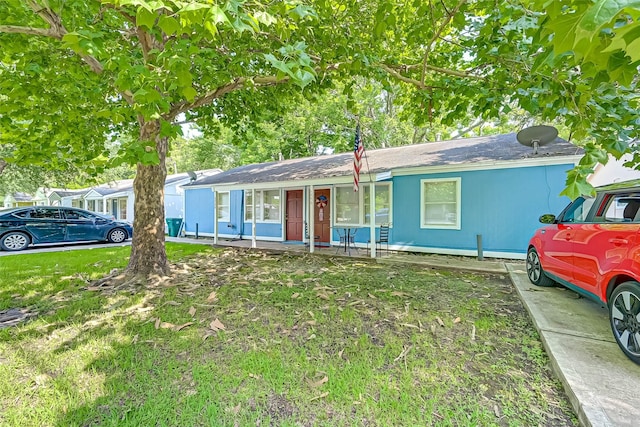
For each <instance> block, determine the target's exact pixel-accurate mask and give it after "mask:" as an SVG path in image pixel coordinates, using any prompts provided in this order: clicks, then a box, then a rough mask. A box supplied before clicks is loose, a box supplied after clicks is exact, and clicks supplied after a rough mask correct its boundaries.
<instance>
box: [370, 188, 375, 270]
mask: <svg viewBox="0 0 640 427" xmlns="http://www.w3.org/2000/svg"><path fill="white" fill-rule="evenodd" d="M369 240H371V258H375V257H376V183H375V182H372V183H370V184H369Z"/></svg>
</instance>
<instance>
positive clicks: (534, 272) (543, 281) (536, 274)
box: [527, 247, 555, 287]
mask: <svg viewBox="0 0 640 427" xmlns="http://www.w3.org/2000/svg"><path fill="white" fill-rule="evenodd" d="M527 276H529V280H530V281H531V283H533V284H534V285H536V286H544V287H549V286H554V285H555V282H554V281H553V280H551V279H550V278H549V277H548V276H547V274H546V273H545V272H544V270H543V269H542V264H540V257H539V256H538V252H537V251H536V249H535V248H533V247H531V248H529V251H528V252H527Z"/></svg>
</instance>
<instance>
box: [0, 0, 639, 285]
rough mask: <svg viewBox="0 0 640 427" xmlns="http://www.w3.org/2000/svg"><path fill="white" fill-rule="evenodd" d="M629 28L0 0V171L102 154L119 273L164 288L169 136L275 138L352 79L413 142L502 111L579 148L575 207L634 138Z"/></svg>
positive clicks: (630, 7) (483, 7) (399, 8)
mask: <svg viewBox="0 0 640 427" xmlns="http://www.w3.org/2000/svg"><path fill="white" fill-rule="evenodd" d="M611 3H615V5H613V6H612V5H611ZM637 16H638V5H637V2H632V1H622V0H619V1H617V2H607V1H604V0H598V1H594V2H584V1H577V0H563V1H557V2H556V1H554V2H547V1H544V2H543V1H542V0H530V1H526V2H520V1H517V2H516V1H505V2H497V1H495V0H474V1H471V0H468V1H467V0H441V1H439V2H425V1H423V0H414V1H407V2H402V3H398V2H394V1H391V0H380V1H378V0H376V1H374V0H315V1H296V0H286V1H281V2H261V1H253V2H246V1H242V0H227V1H218V2H211V1H204V0H202V1H188V2H185V1H178V0H102V1H81V0H8V1H5V2H3V3H2V4H0V47H1V48H2V49H1V53H0V55H1V56H0V94H1V95H0V96H1V97H2V103H0V146H2V147H3V148H2V151H1V152H2V153H6V155H4V157H2V162H3V164H4V162H9V163H13V164H35V165H44V166H46V167H48V168H54V169H56V168H57V169H65V168H69V167H73V166H77V165H86V168H87V170H89V171H94V172H98V171H100V170H101V169H103V168H104V166H105V165H107V164H108V159H109V154H110V153H111V152H112V150H113V147H112V144H109V143H107V144H105V142H109V141H115V143H116V144H118V146H117V152H118V158H119V159H120V161H125V162H128V163H131V164H137V173H136V179H135V183H134V189H135V192H136V206H135V209H136V216H135V223H134V228H135V230H136V233H135V236H134V240H133V250H132V256H131V260H130V263H129V267H128V269H129V271H130V272H132V273H141V274H146V273H150V272H154V271H155V272H158V273H161V274H164V273H166V271H167V263H166V255H165V252H164V241H163V232H162V230H163V227H164V224H163V220H164V213H163V207H162V206H163V204H162V191H161V188H162V185H163V182H164V178H165V176H166V173H167V172H166V159H167V155H168V153H169V147H170V144H169V141H170V140H172V139H175V138H176V137H177V136H178V135H179V134H180V130H181V128H180V125H179V124H180V123H183V122H194V123H197V124H198V125H199V126H200V127H201V128H202V129H203V131H204V132H205V135H206V134H208V132H209V131H213V130H214V129H216V128H218V127H219V126H218V124H219V123H223V124H224V125H225V126H228V127H229V128H230V129H232V130H233V131H234V132H240V133H250V132H276V133H277V132H278V129H277V128H276V129H270V128H269V126H270V124H271V125H273V124H274V123H276V121H277V118H278V117H282V116H283V115H284V113H285V112H286V111H287V110H289V109H291V108H293V107H295V106H296V105H302V106H304V105H305V104H304V103H302V102H300V100H301V97H306V98H310V97H313V96H314V94H315V93H317V92H318V91H321V90H324V89H326V88H331V87H336V83H338V82H342V83H341V84H342V85H343V86H342V91H341V92H342V94H344V96H346V97H347V98H348V99H349V100H350V101H351V104H350V108H351V109H352V111H350V113H351V114H353V115H354V116H357V115H363V116H364V115H365V114H363V111H361V109H362V108H365V106H362V105H357V104H355V103H353V102H352V101H353V100H354V99H355V96H354V94H355V93H356V91H358V90H362V88H361V87H359V86H358V80H357V79H354V76H360V77H362V78H364V79H370V80H371V81H373V80H375V81H378V82H380V84H381V85H382V88H383V90H385V91H386V93H388V94H394V96H397V97H398V98H397V99H398V101H399V102H401V103H402V106H403V110H404V111H405V112H406V114H407V115H408V117H410V118H411V120H412V121H413V126H414V129H415V128H423V127H425V126H428V125H431V124H433V123H438V124H442V125H445V126H457V125H460V124H464V125H467V124H468V123H470V122H472V121H473V120H477V119H480V120H487V119H491V118H496V117H503V116H505V115H507V114H509V112H510V111H512V110H513V109H514V108H521V109H523V110H525V111H526V112H527V113H528V114H530V115H531V116H532V117H536V118H537V119H538V120H539V121H540V122H548V121H552V120H555V121H559V122H561V123H563V124H564V125H565V126H566V127H567V128H568V129H570V131H571V138H572V140H573V141H575V142H576V143H578V144H581V145H583V146H584V147H585V149H586V152H587V154H586V155H585V157H584V159H583V161H582V163H581V165H580V166H579V167H578V168H576V170H574V171H572V172H571V173H570V174H569V176H568V181H567V184H568V185H567V190H566V194H567V195H570V196H575V195H577V194H579V193H581V192H585V191H588V190H589V187H588V186H587V185H586V184H585V177H586V175H587V174H588V173H589V172H590V170H592V168H593V166H594V164H595V163H596V162H598V161H600V162H606V159H607V153H612V154H614V155H615V156H620V155H621V154H622V153H623V152H625V151H628V150H629V141H631V140H633V139H635V138H636V137H637V135H636V133H637V130H636V129H637V111H638V108H637V94H636V83H637V81H636V78H635V77H634V76H635V75H634V74H633V73H632V70H635V69H636V68H637V60H638V58H637V53H636V52H637V50H634V48H635V43H636V42H635V40H637V37H636V32H637V22H636V21H637ZM629 52H632V54H629ZM293 103H298V104H296V105H294V104H293ZM462 122H464V123H462ZM515 130H517V129H515ZM306 131H307V132H306ZM306 131H305V129H304V123H301V126H300V129H299V132H295V133H294V134H291V135H280V136H281V137H282V138H284V139H286V138H291V139H292V140H295V139H297V138H300V137H304V136H305V132H306V135H307V136H310V135H309V132H308V129H307V130H306ZM379 131H380V132H384V131H386V130H385V129H384V128H381V129H380V130H379ZM294 145H296V144H294ZM296 146H299V145H296ZM291 149H292V150H293V145H292V147H291Z"/></svg>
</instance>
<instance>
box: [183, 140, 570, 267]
mask: <svg viewBox="0 0 640 427" xmlns="http://www.w3.org/2000/svg"><path fill="white" fill-rule="evenodd" d="M581 156H582V150H581V149H580V148H578V147H576V146H575V145H573V144H570V143H569V142H567V141H565V140H563V139H560V138H557V139H556V140H555V141H553V142H552V143H550V144H548V145H545V146H542V147H540V148H539V149H538V150H537V153H534V151H533V149H532V148H531V147H526V146H523V145H520V144H519V143H518V142H517V140H516V134H515V133H512V134H505V135H493V136H483V137H477V138H469V139H459V140H451V141H441V142H433V143H425V144H418V145H407V146H401V147H393V148H383V149H378V150H370V151H368V152H366V153H365V157H364V158H363V162H362V163H363V168H362V169H363V170H362V172H361V175H360V189H359V191H358V192H355V191H354V188H353V177H352V171H353V153H342V154H333V155H322V156H316V157H308V158H301V159H291V160H283V161H279V162H270V163H261V164H253V165H247V166H241V167H238V168H234V169H231V170H228V171H225V172H222V173H219V174H216V175H212V176H208V177H203V178H201V179H198V180H196V181H194V182H192V183H190V184H188V185H185V186H184V187H183V188H184V190H185V232H186V234H187V235H195V234H196V233H199V235H201V236H211V237H213V238H214V241H215V242H216V243H217V240H218V239H219V238H223V239H251V240H252V241H253V243H254V246H255V242H256V241H258V240H261V241H276V242H284V243H291V244H303V243H304V244H308V245H309V248H310V251H311V252H313V250H314V246H316V245H321V246H329V245H339V244H340V234H341V233H342V232H343V231H344V230H345V229H347V228H349V229H351V230H352V231H353V230H355V244H356V245H357V246H361V247H364V246H366V245H367V242H368V241H372V240H375V239H376V236H377V233H379V227H380V225H382V224H389V225H390V232H389V249H391V250H397V251H408V252H428V253H439V254H450V255H471V256H474V255H477V254H478V250H479V249H482V252H483V255H484V256H487V257H501V258H515V259H518V258H521V259H524V257H525V254H526V250H527V242H528V240H529V238H530V236H531V235H532V234H533V232H534V230H535V229H536V228H537V227H538V226H539V223H538V217H539V216H540V215H541V214H543V213H557V212H560V211H561V210H562V209H563V208H564V206H565V205H566V204H567V203H568V201H569V200H568V199H567V198H566V197H560V196H559V194H560V192H561V191H562V189H563V188H564V186H565V181H566V172H567V171H568V170H569V169H571V168H573V167H574V166H575V165H576V164H577V162H578V161H579V159H580V157H581ZM371 212H374V215H373V217H374V221H373V223H372V221H371ZM311 230H313V232H311ZM479 236H480V237H481V238H480V239H479V238H478V237H479ZM478 242H482V248H479V247H478ZM374 246H375V245H374ZM371 255H372V256H375V250H374V251H372V254H371Z"/></svg>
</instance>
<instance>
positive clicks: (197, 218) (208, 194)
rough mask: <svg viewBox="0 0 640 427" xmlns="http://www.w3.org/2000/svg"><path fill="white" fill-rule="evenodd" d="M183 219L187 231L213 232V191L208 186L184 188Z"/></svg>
mask: <svg viewBox="0 0 640 427" xmlns="http://www.w3.org/2000/svg"><path fill="white" fill-rule="evenodd" d="M184 190H185V191H184V202H185V209H184V221H185V231H186V232H187V233H195V232H196V223H197V224H198V233H211V234H213V191H211V189H210V188H194V189H189V188H185V189H184Z"/></svg>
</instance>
